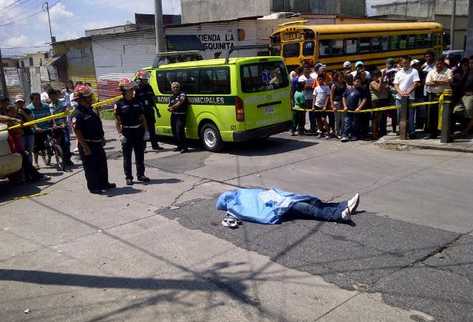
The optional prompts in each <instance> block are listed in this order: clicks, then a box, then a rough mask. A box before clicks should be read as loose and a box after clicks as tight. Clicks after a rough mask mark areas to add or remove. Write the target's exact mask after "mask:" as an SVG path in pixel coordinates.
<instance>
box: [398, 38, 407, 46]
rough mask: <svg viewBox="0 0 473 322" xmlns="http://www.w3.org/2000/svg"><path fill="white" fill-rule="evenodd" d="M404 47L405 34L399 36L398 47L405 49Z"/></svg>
mask: <svg viewBox="0 0 473 322" xmlns="http://www.w3.org/2000/svg"><path fill="white" fill-rule="evenodd" d="M406 48H407V36H400V37H399V49H406Z"/></svg>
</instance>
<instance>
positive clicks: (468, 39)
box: [465, 0, 473, 57]
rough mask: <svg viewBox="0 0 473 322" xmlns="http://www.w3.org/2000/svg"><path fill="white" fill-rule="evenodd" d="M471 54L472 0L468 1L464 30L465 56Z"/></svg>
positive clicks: (472, 33) (472, 53)
mask: <svg viewBox="0 0 473 322" xmlns="http://www.w3.org/2000/svg"><path fill="white" fill-rule="evenodd" d="M472 55H473V0H469V1H468V27H467V30H466V48H465V57H470V56H472Z"/></svg>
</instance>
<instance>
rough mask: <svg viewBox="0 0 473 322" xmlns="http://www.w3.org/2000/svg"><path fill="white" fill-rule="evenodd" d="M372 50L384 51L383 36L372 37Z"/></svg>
mask: <svg viewBox="0 0 473 322" xmlns="http://www.w3.org/2000/svg"><path fill="white" fill-rule="evenodd" d="M371 51H383V44H382V39H381V38H377V37H374V38H371Z"/></svg>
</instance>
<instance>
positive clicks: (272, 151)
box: [0, 124, 473, 321]
mask: <svg viewBox="0 0 473 322" xmlns="http://www.w3.org/2000/svg"><path fill="white" fill-rule="evenodd" d="M107 127H108V130H107V136H108V137H109V139H110V141H109V144H108V147H107V149H108V150H107V151H108V153H109V169H110V175H111V177H112V178H113V179H114V181H115V182H117V183H118V184H119V188H118V189H116V190H115V191H113V192H111V193H109V194H108V195H106V196H91V195H89V194H87V193H86V192H85V183H84V179H83V173H82V171H81V169H80V167H77V168H76V169H74V171H73V172H70V173H66V174H58V173H56V171H55V170H54V169H45V170H43V171H45V172H47V173H49V174H50V175H51V176H52V178H51V181H50V182H46V183H43V185H41V186H14V187H13V186H9V185H5V184H3V185H0V191H1V192H0V229H1V230H0V289H2V290H4V291H3V292H1V293H0V319H1V320H2V321H24V320H32V321H65V320H68V321H69V320H70V321H122V320H123V321H125V320H127V321H129V320H133V321H157V320H159V321H473V282H472V279H473V248H472V247H471V246H472V243H473V234H472V231H473V212H472V209H473V200H472V198H471V191H472V188H471V182H472V179H473V168H472V167H471V165H472V164H473V163H472V161H473V156H472V155H471V154H462V153H453V152H439V151H415V150H414V151H403V152H398V151H389V150H383V149H381V148H379V147H377V146H374V145H373V144H372V143H370V142H355V143H349V144H341V143H338V142H334V141H327V140H318V139H316V138H314V137H304V138H302V139H301V138H299V137H295V138H294V137H290V136H288V135H286V134H283V135H279V136H277V137H274V138H271V139H270V140H267V141H263V142H255V143H252V144H245V145H232V146H229V147H228V148H227V149H226V151H225V152H224V153H221V154H212V153H208V152H205V151H199V150H195V151H194V152H192V153H189V154H185V155H181V154H177V153H175V152H172V151H171V147H172V146H171V145H168V144H164V146H165V147H166V148H167V150H166V151H164V152H160V153H154V152H149V153H147V154H146V164H147V174H148V175H149V176H150V177H151V178H152V179H153V180H152V183H151V184H150V185H140V184H136V185H134V186H133V187H124V182H123V181H124V179H123V174H122V166H121V155H120V152H119V149H118V145H117V141H114V139H115V134H114V133H113V130H112V126H111V125H110V124H108V125H107ZM237 187H267V188H270V187H279V188H282V189H284V190H288V191H296V192H301V193H308V194H314V195H317V196H320V197H321V198H322V199H325V200H340V199H344V198H348V197H350V196H352V195H353V194H354V193H355V192H360V193H361V206H360V210H361V211H360V212H359V213H358V215H357V216H355V217H354V221H353V223H352V224H351V225H348V224H336V223H328V222H317V221H312V220H307V219H295V220H291V221H287V222H284V223H282V224H280V225H274V226H266V225H257V224H251V223H244V224H243V225H242V226H240V227H239V228H238V229H236V230H229V229H226V228H224V227H222V226H221V224H220V220H221V215H222V214H221V213H220V212H218V211H216V210H215V199H216V197H217V196H218V194H219V193H221V192H223V191H226V190H230V189H235V188H237ZM25 196H26V197H25ZM25 312H26V313H25Z"/></svg>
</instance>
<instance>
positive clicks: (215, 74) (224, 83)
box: [199, 68, 230, 94]
mask: <svg viewBox="0 0 473 322" xmlns="http://www.w3.org/2000/svg"><path fill="white" fill-rule="evenodd" d="M199 83H200V88H199V92H200V93H203V94H204V93H205V94H230V73H229V70H228V68H205V69H201V70H200V74H199Z"/></svg>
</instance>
